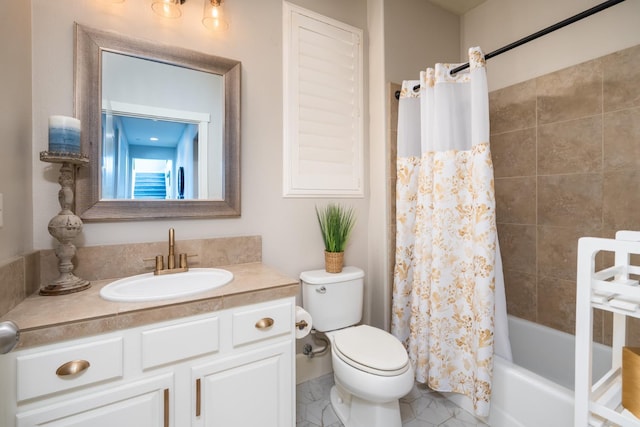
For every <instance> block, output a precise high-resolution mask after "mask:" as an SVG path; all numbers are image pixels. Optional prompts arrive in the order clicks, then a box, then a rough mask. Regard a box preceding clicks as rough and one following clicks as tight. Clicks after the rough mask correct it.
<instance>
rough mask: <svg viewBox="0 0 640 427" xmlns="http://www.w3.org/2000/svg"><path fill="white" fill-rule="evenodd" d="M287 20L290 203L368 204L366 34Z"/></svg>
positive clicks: (303, 18) (323, 21) (306, 18)
mask: <svg viewBox="0 0 640 427" xmlns="http://www.w3.org/2000/svg"><path fill="white" fill-rule="evenodd" d="M284 15H285V16H284V167H283V173H284V177H283V181H284V185H283V192H284V196H291V197H296V196H297V197H302V196H305V197H308V196H322V197H328V196H331V197H362V196H363V195H364V193H363V187H362V177H363V158H362V157H363V154H362V153H363V142H362V135H363V130H362V129H363V119H362V105H363V100H362V30H360V29H358V28H354V27H351V26H349V25H346V24H343V23H341V22H338V21H335V20H332V19H330V18H327V17H324V16H321V15H318V14H316V13H313V12H310V11H308V10H305V9H302V8H299V7H296V6H293V5H291V4H289V3H286V2H285V3H284Z"/></svg>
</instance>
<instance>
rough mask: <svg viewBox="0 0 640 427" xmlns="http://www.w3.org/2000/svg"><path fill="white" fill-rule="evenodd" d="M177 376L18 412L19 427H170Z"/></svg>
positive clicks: (89, 390) (155, 379) (163, 377)
mask: <svg viewBox="0 0 640 427" xmlns="http://www.w3.org/2000/svg"><path fill="white" fill-rule="evenodd" d="M172 383H173V376H172V375H170V374H169V375H164V376H161V377H154V378H152V379H148V380H143V381H139V382H136V383H134V384H130V385H127V386H120V387H115V388H111V389H107V390H104V391H98V392H96V391H95V389H96V388H93V389H91V388H89V389H87V390H86V392H85V393H84V395H85V396H86V397H80V398H77V399H69V400H67V401H64V402H62V403H56V404H51V405H48V406H44V407H42V408H40V409H36V410H32V411H27V412H23V413H18V415H17V416H16V419H17V427H27V426H28V427H32V426H47V427H62V426H64V427H116V426H121V427H124V426H136V427H169V425H171V424H172V423H170V419H171V418H170V417H171V413H170V412H171V411H170V407H171V405H170V402H171V401H172V396H171V395H170V390H171V389H172Z"/></svg>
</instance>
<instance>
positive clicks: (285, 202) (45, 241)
mask: <svg viewBox="0 0 640 427" xmlns="http://www.w3.org/2000/svg"><path fill="white" fill-rule="evenodd" d="M19 3H21V2H19ZM294 3H296V4H298V5H300V6H302V7H306V8H309V9H312V10H315V11H317V12H319V13H322V14H324V15H327V16H330V17H332V18H334V19H337V20H340V21H343V22H346V23H348V24H350V25H353V26H356V27H359V28H366V25H367V21H366V20H367V16H366V1H365V0H356V1H349V2H343V1H341V0H327V1H322V2H316V1H311V0H296V1H294ZM225 7H226V8H227V13H228V16H229V19H230V30H229V31H228V32H226V33H224V34H222V35H213V34H212V33H209V32H207V30H206V29H205V28H204V27H203V26H202V25H201V24H200V19H201V14H202V1H188V2H186V3H185V4H184V5H183V16H182V18H181V19H178V20H165V19H162V18H159V17H157V16H156V15H154V14H153V13H152V12H151V9H150V7H149V4H148V2H147V1H138V0H136V1H134V0H129V1H126V2H124V3H122V4H107V3H103V2H98V1H77V0H55V1H41V0H34V8H33V32H32V37H33V84H34V90H33V128H34V135H33V147H32V151H33V153H38V152H39V151H41V150H45V149H46V148H47V118H48V116H49V115H52V114H63V115H72V114H73V23H74V21H77V22H79V23H82V24H84V25H88V26H93V27H97V28H102V29H107V30H113V31H117V32H120V33H124V34H128V35H130V36H134V37H139V38H144V39H151V40H155V41H157V42H160V43H165V44H170V45H177V46H182V47H188V48H190V49H193V50H198V51H203V52H207V53H211V54H214V55H219V56H225V57H230V58H233V59H237V60H239V61H241V62H242V90H241V92H242V127H241V138H242V148H241V162H242V176H241V181H242V217H241V218H239V219H217V220H162V221H137V222H119V223H91V224H85V227H84V231H83V235H82V237H81V238H79V239H78V242H77V244H78V245H79V246H95V245H103V244H117V243H132V242H152V241H157V240H162V239H163V238H164V236H166V230H167V229H168V228H169V227H174V228H175V229H176V238H177V239H178V240H180V239H195V238H210V237H224V236H241V235H260V236H262V241H263V260H264V262H265V263H267V264H269V265H271V266H274V267H276V268H278V269H280V270H281V271H283V272H285V273H287V274H289V275H291V276H293V277H297V275H298V274H299V273H300V271H302V270H305V269H311V268H319V267H321V266H322V265H323V252H322V250H323V246H322V240H321V237H320V233H319V231H318V226H317V220H316V217H315V211H314V207H315V205H316V204H323V203H326V202H327V200H324V199H284V198H283V197H282V196H281V193H282V190H281V189H282V135H283V131H282V108H281V105H282V2H281V0H264V1H260V2H247V1H229V2H225ZM365 34H366V32H365ZM366 52H367V51H366V40H365V60H366V58H367V54H366ZM365 69H366V64H365ZM25 71H26V72H28V71H27V70H25ZM365 105H366V100H365ZM365 115H366V112H365ZM365 135H366V136H368V131H366V130H365ZM365 147H366V148H365V159H366V160H365V161H368V158H369V153H368V144H367V142H366V140H365ZM29 156H30V157H29ZM27 157H28V158H30V162H31V164H32V166H33V170H34V173H33V181H34V182H33V200H34V202H37V206H38V208H37V209H36V212H35V213H34V220H33V223H32V226H33V233H34V238H33V241H34V247H35V248H36V249H49V248H52V247H53V245H54V242H53V241H52V238H51V237H50V236H49V235H48V233H47V223H48V221H49V220H50V218H51V217H52V216H53V215H55V214H56V213H57V211H58V210H59V206H58V202H57V191H58V184H57V181H56V180H57V172H56V171H57V168H52V167H51V165H49V164H45V163H41V162H40V161H39V160H38V159H37V156H35V155H27ZM366 172H367V173H368V168H367V169H366ZM365 189H366V191H368V190H369V188H368V186H366V187H365ZM344 203H346V204H348V205H351V206H354V207H355V208H356V210H357V213H358V224H357V226H356V229H355V232H354V235H353V239H352V241H351V243H350V245H349V246H348V248H347V254H346V262H347V263H349V264H354V265H358V266H361V267H362V268H364V269H365V270H366V269H367V263H368V261H367V251H368V249H367V248H368V233H367V226H368V197H365V198H360V199H347V200H344ZM29 225H31V222H29Z"/></svg>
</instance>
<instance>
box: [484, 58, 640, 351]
mask: <svg viewBox="0 0 640 427" xmlns="http://www.w3.org/2000/svg"><path fill="white" fill-rule="evenodd" d="M489 72H490V69H489ZM489 104H490V110H491V111H490V120H491V152H492V157H493V162H494V172H495V189H496V211H497V222H498V235H499V239H500V246H501V253H502V259H503V264H504V273H505V285H506V292H507V307H508V311H509V313H510V314H513V315H515V316H518V317H522V318H525V319H528V320H532V321H534V322H537V323H541V324H543V325H546V326H550V327H552V328H555V329H559V330H561V331H565V332H569V333H574V331H575V295H576V259H577V258H576V257H577V240H578V238H579V237H581V236H595V237H613V236H614V234H615V232H616V231H617V230H621V229H627V230H640V209H639V208H640V191H639V186H640V46H636V47H633V48H630V49H626V50H623V51H620V52H616V53H614V54H611V55H607V56H604V57H601V58H598V59H595V60H593V61H589V62H585V63H582V64H579V65H575V66H573V67H570V68H567V69H564V70H560V71H557V72H555V73H552V74H548V75H545V76H542V77H538V78H536V79H533V80H529V81H526V82H522V83H519V84H516V85H514V86H510V87H507V88H504V89H500V90H497V91H494V92H492V93H491V94H490V95H489ZM597 261H598V263H599V265H600V266H604V265H605V263H608V262H611V260H610V259H606V258H604V257H600V258H599V259H598V260H597ZM611 322H612V318H611V316H610V315H609V314H608V313H607V314H604V313H602V312H599V313H597V314H596V317H595V321H594V339H595V340H597V341H599V342H603V343H610V341H611ZM628 331H629V335H630V336H629V339H630V343H634V345H640V322H637V321H633V322H631V324H630V327H629V328H628Z"/></svg>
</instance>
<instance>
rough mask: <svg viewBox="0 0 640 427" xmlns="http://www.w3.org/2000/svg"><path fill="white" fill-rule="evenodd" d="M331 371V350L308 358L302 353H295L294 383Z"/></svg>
mask: <svg viewBox="0 0 640 427" xmlns="http://www.w3.org/2000/svg"><path fill="white" fill-rule="evenodd" d="M331 372H333V368H332V367H331V352H330V351H328V352H327V353H325V354H323V355H322V356H315V357H313V358H308V357H307V356H305V355H304V354H302V353H298V354H296V384H300V383H303V382H306V381H309V380H312V379H314V378H318V377H321V376H323V375H325V374H328V373H331Z"/></svg>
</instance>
